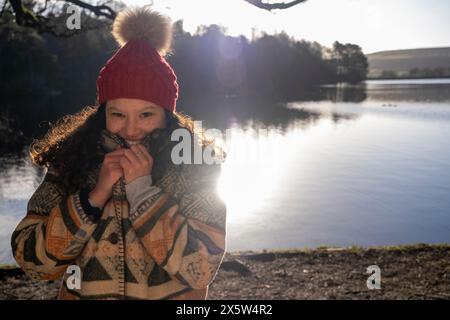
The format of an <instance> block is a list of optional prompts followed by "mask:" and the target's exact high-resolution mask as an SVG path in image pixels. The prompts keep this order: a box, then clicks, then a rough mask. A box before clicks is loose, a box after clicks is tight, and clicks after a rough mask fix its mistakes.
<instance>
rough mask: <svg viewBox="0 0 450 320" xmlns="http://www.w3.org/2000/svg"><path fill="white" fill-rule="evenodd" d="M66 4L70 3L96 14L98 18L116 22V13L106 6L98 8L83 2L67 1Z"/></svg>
mask: <svg viewBox="0 0 450 320" xmlns="http://www.w3.org/2000/svg"><path fill="white" fill-rule="evenodd" d="M66 2H70V3H73V4H74V5H77V6H79V7H81V8H84V9H88V10H90V11H92V12H93V13H95V15H96V16H97V17H105V18H108V19H111V20H114V19H115V18H116V12H115V11H114V10H113V9H111V8H110V7H108V6H107V5H105V4H102V5H98V6H96V5H92V4H89V3H86V2H83V1H81V0H66Z"/></svg>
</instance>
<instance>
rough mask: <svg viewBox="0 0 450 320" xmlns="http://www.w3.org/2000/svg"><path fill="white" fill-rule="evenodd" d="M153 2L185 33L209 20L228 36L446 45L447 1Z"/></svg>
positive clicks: (449, 29) (384, 46)
mask: <svg viewBox="0 0 450 320" xmlns="http://www.w3.org/2000/svg"><path fill="white" fill-rule="evenodd" d="M289 1H290V0H280V2H289ZM125 2H126V3H128V4H146V3H149V2H151V1H149V0H125ZM265 2H276V1H274V0H272V1H270V0H266V1H265ZM153 3H154V6H155V8H157V9H158V10H160V11H163V12H164V13H166V14H168V15H169V16H170V17H171V18H172V19H173V20H178V19H183V20H184V21H185V29H186V30H187V31H190V32H195V30H196V29H197V26H198V25H201V24H213V23H215V24H221V25H223V26H224V27H226V28H227V30H228V34H230V35H238V34H244V35H246V36H247V37H250V35H251V30H252V28H256V29H257V30H260V31H266V32H268V33H273V32H275V31H281V30H284V31H286V32H287V33H288V34H289V35H291V36H293V37H295V38H297V39H306V40H310V41H317V42H319V43H321V44H323V45H326V46H331V45H332V43H333V42H334V41H335V40H338V41H340V42H345V43H347V42H351V43H356V44H358V45H360V46H361V47H362V48H363V51H364V52H365V53H371V52H376V51H383V50H394V49H410V48H422V47H444V46H450V1H449V0H308V1H307V2H306V3H304V4H300V5H297V6H295V7H292V8H290V9H287V10H279V11H276V12H272V13H270V12H267V11H265V10H261V9H258V8H256V7H254V6H252V5H249V4H248V3H246V2H245V1H243V0H153Z"/></svg>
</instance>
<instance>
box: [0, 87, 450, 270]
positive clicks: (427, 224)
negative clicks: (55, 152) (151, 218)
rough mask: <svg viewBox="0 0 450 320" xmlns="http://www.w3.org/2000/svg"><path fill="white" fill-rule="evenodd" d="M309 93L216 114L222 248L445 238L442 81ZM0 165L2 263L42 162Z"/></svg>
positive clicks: (449, 194) (448, 117)
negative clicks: (246, 112)
mask: <svg viewBox="0 0 450 320" xmlns="http://www.w3.org/2000/svg"><path fill="white" fill-rule="evenodd" d="M317 92H318V93H317V94H308V95H307V96H306V97H305V98H304V99H301V100H300V101H296V102H289V103H284V104H277V107H276V108H277V109H276V111H274V112H265V113H264V112H262V111H261V112H257V111H258V110H259V109H258V106H256V107H252V109H251V110H253V111H252V113H253V116H247V117H246V118H245V119H241V118H240V117H239V116H237V115H236V116H233V112H230V113H229V114H227V115H226V116H224V115H223V114H222V113H220V115H221V118H222V120H224V119H223V118H224V117H226V118H227V119H225V120H226V121H225V124H222V125H221V126H220V127H221V128H220V129H222V132H223V133H224V139H225V138H226V143H227V147H228V160H227V162H226V163H225V164H224V165H223V170H222V175H221V177H220V180H219V184H218V192H219V194H220V195H221V197H222V198H223V199H224V200H225V202H226V204H227V208H228V215H227V249H228V250H229V251H235V250H249V249H287V248H297V247H317V246H324V245H326V246H349V245H359V246H371V245H396V244H406V243H418V242H421V243H448V242H450V147H449V142H450V80H445V79H444V80H442V79H423V80H390V81H384V80H383V81H367V82H366V83H364V84H361V85H358V86H344V85H339V86H324V87H322V88H319V89H317ZM227 101H228V102H223V101H222V102H220V103H219V104H218V106H220V107H221V108H223V107H224V106H226V105H227V106H229V109H227V110H233V108H236V109H239V107H237V106H238V104H237V103H236V102H235V100H233V99H229V100H227ZM218 110H219V109H218ZM255 110H256V111H255ZM261 110H262V109H261ZM300 114H301V115H303V116H298V117H297V116H292V115H300ZM306 115H308V116H306ZM211 117H213V116H211ZM261 117H262V118H261ZM216 120H217V119H216ZM206 122H207V121H206ZM216 123H217V121H214V120H210V121H209V124H216ZM218 126H219V125H218ZM224 129H228V130H226V134H225V130H224ZM25 150H26V147H25ZM0 168H1V173H0V263H11V262H13V259H12V257H11V252H10V236H11V232H12V231H13V230H14V228H15V226H16V224H17V223H18V222H19V221H20V219H21V218H22V217H23V216H24V214H25V213H26V204H27V201H28V199H29V198H30V197H31V195H32V194H33V192H34V190H35V189H36V188H37V186H38V185H39V183H40V181H41V179H42V176H43V173H44V172H43V171H42V170H40V169H37V168H34V167H33V166H32V165H30V163H29V161H28V160H27V159H26V157H23V156H22V157H19V158H18V157H14V156H4V157H2V158H1V159H0Z"/></svg>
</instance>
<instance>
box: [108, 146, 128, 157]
mask: <svg viewBox="0 0 450 320" xmlns="http://www.w3.org/2000/svg"><path fill="white" fill-rule="evenodd" d="M125 150H127V149H126V148H119V149H116V150H114V151H112V152H109V153H107V154H106V156H122V155H123V154H124V152H125Z"/></svg>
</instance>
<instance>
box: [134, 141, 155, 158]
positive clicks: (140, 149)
mask: <svg viewBox="0 0 450 320" xmlns="http://www.w3.org/2000/svg"><path fill="white" fill-rule="evenodd" d="M137 147H138V149H139V151H140V153H141V154H142V155H143V157H144V158H145V159H147V161H148V162H151V161H152V160H153V158H152V156H151V155H150V154H149V153H148V151H147V149H146V148H145V147H144V146H143V145H142V144H138V145H137Z"/></svg>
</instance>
